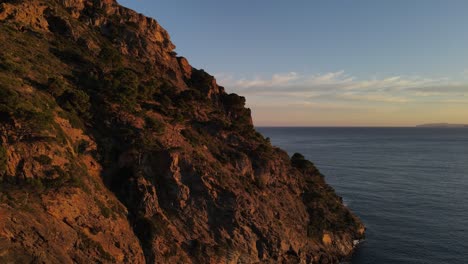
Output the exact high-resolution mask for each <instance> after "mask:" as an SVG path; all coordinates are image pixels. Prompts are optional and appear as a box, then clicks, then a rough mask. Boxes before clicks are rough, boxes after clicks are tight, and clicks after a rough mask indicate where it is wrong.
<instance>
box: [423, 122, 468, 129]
mask: <svg viewBox="0 0 468 264" xmlns="http://www.w3.org/2000/svg"><path fill="white" fill-rule="evenodd" d="M416 127H442V128H453V127H467V128H468V124H449V123H435V124H423V125H417V126H416Z"/></svg>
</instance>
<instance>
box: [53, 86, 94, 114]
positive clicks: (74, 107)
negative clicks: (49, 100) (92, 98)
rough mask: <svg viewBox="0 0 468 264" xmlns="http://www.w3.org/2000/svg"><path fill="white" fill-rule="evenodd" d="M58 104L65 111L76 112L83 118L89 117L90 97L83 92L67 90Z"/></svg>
mask: <svg viewBox="0 0 468 264" xmlns="http://www.w3.org/2000/svg"><path fill="white" fill-rule="evenodd" d="M57 102H58V104H59V105H60V106H61V107H62V108H63V109H65V110H67V111H70V112H75V113H77V114H79V115H80V116H83V117H89V116H90V114H89V108H90V106H91V104H90V102H89V95H88V94H87V93H85V92H84V91H82V90H77V89H70V90H66V91H65V92H64V93H63V94H62V95H61V96H60V97H59V98H57Z"/></svg>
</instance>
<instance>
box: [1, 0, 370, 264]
mask: <svg viewBox="0 0 468 264" xmlns="http://www.w3.org/2000/svg"><path fill="white" fill-rule="evenodd" d="M0 2H1V3H0V47H1V49H0V179H1V182H0V184H1V185H0V191H1V192H0V262H1V263H27V262H32V263H77V262H78V263H338V262H339V261H340V260H342V259H344V258H347V257H349V256H350V254H351V253H352V251H353V248H354V245H355V241H356V240H359V239H362V238H363V236H364V227H363V225H362V224H361V223H360V221H359V220H358V219H357V218H356V217H355V216H354V215H353V214H352V213H351V212H350V211H349V210H348V209H347V208H346V207H345V206H344V205H343V203H342V200H341V198H340V197H338V196H337V195H336V194H335V192H334V190H333V189H332V188H331V187H330V186H328V185H327V184H326V183H325V181H324V177H323V175H321V174H320V172H319V171H318V170H317V169H316V168H315V166H314V165H313V164H312V163H311V162H309V161H307V160H305V159H304V158H303V157H302V156H301V155H294V156H293V157H292V158H290V157H288V155H287V153H285V152H284V151H282V150H280V149H278V148H276V147H274V146H271V144H270V143H269V141H268V140H266V139H265V138H264V137H263V136H262V135H260V134H259V133H257V132H256V131H255V129H254V127H253V123H252V118H251V115H250V110H249V109H247V108H245V106H244V105H245V98H243V97H241V96H238V95H235V94H227V93H226V92H225V89H224V88H223V87H221V86H219V85H218V84H217V83H216V80H215V78H214V77H213V76H210V75H209V74H208V73H206V72H204V71H203V70H198V69H194V68H192V66H190V64H189V62H188V61H187V59H185V58H182V57H177V55H176V53H175V52H174V49H175V46H174V45H173V44H172V42H171V41H170V38H169V35H168V33H167V32H166V31H165V30H164V29H163V28H162V27H161V26H160V25H159V24H158V23H157V22H156V21H155V20H153V19H151V18H147V17H145V16H143V15H141V14H137V13H136V12H134V11H132V10H129V9H127V8H124V7H122V6H120V5H118V4H117V3H116V2H115V1H114V0H27V1H26V0H9V1H5V0H4V1H0Z"/></svg>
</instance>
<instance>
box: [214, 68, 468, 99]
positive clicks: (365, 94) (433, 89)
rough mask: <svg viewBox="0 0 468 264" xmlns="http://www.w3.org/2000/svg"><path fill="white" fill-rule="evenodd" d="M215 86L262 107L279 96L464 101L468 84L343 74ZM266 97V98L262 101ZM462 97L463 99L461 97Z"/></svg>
mask: <svg viewBox="0 0 468 264" xmlns="http://www.w3.org/2000/svg"><path fill="white" fill-rule="evenodd" d="M217 78H218V83H220V84H222V85H223V86H226V87H227V89H228V90H230V91H234V92H237V93H241V94H243V95H246V96H247V97H248V99H249V98H250V99H252V100H253V101H254V102H252V101H251V103H255V102H256V101H259V102H261V103H262V104H265V103H268V98H269V99H270V100H271V101H272V102H274V101H275V100H274V97H281V98H282V99H283V102H287V103H290V104H295V103H298V102H303V101H304V100H315V101H329V102H334V101H335V102H336V101H360V102H381V103H388V104H403V103H411V102H417V101H424V100H428V101H431V102H434V101H440V102H450V101H457V102H460V101H462V102H465V101H466V102H468V98H466V97H465V96H467V95H468V85H465V84H461V83H457V82H454V81H451V80H450V79H448V78H427V77H420V76H389V77H385V78H372V79H365V80H363V79H358V78H356V77H354V76H352V75H350V74H347V73H345V72H344V71H338V72H330V73H324V74H300V73H297V72H288V73H277V74H273V75H271V76H269V77H268V76H267V77H264V76H263V77H260V76H255V77H250V78H248V77H241V78H236V77H235V76H233V75H228V74H219V75H217ZM265 97H267V98H265ZM463 97H465V98H463Z"/></svg>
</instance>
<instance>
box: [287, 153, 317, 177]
mask: <svg viewBox="0 0 468 264" xmlns="http://www.w3.org/2000/svg"><path fill="white" fill-rule="evenodd" d="M291 165H292V166H293V167H295V168H297V169H299V170H300V171H303V172H310V173H319V172H318V170H317V168H316V167H315V165H314V164H313V163H312V162H310V161H308V160H306V159H305V157H304V156H303V155H302V154H300V153H294V155H292V157H291Z"/></svg>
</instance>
